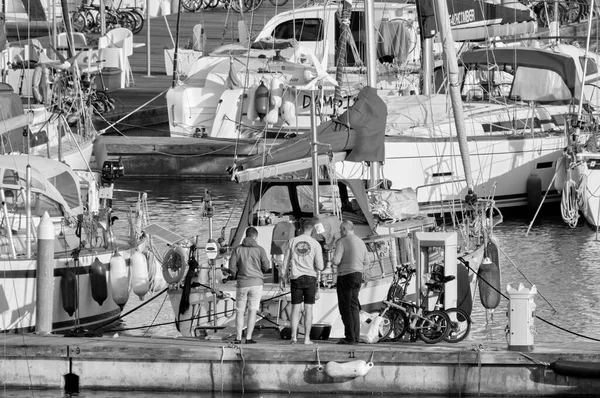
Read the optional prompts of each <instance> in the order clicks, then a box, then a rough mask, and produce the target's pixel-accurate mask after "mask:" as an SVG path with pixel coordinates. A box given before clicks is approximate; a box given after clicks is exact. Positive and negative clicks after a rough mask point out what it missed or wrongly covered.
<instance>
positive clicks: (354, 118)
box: [236, 86, 387, 170]
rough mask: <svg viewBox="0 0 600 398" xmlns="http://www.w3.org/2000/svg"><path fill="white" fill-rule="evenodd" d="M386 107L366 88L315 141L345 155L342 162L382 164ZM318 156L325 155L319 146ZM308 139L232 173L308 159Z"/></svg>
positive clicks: (290, 142)
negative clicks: (376, 162) (346, 153)
mask: <svg viewBox="0 0 600 398" xmlns="http://www.w3.org/2000/svg"><path fill="white" fill-rule="evenodd" d="M386 120H387V106H386V104H385V103H384V102H383V100H382V99H381V98H380V97H379V96H378V95H377V90H376V89H374V88H372V87H369V86H366V87H364V88H363V89H362V90H361V91H360V92H359V93H358V97H357V100H356V102H355V103H354V104H353V105H352V106H350V107H349V108H348V110H347V111H346V112H344V113H343V114H342V115H341V116H340V117H339V118H338V119H335V120H330V121H327V122H325V123H322V124H321V125H320V126H319V127H318V129H317V140H318V141H319V142H320V143H324V144H329V145H331V150H332V151H333V152H340V151H349V153H348V156H347V157H346V160H349V161H352V162H363V161H367V162H371V161H378V162H383V161H384V160H385V145H384V144H385V125H386ZM320 148H321V149H320V153H325V150H324V149H323V148H325V147H324V146H322V145H321V146H320ZM310 155H311V137H310V135H308V134H303V135H300V136H298V137H295V138H292V139H290V140H287V141H285V142H284V143H282V144H280V145H277V146H276V147H274V148H271V149H270V150H269V152H268V154H259V155H255V156H250V157H248V158H246V159H245V160H244V161H242V162H240V163H239V164H237V165H236V170H246V169H250V168H255V167H261V166H269V165H276V164H279V163H283V162H289V161H290V160H296V159H304V158H309V157H310Z"/></svg>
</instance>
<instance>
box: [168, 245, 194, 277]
mask: <svg viewBox="0 0 600 398" xmlns="http://www.w3.org/2000/svg"><path fill="white" fill-rule="evenodd" d="M187 259H188V254H187V250H185V249H184V248H183V247H181V246H175V247H173V248H171V249H169V251H168V252H167V254H165V257H164V259H163V263H162V274H163V277H164V278H165V281H166V282H167V283H168V284H173V283H178V282H179V281H181V279H182V278H183V277H184V276H185V274H186V273H187V269H188V265H187Z"/></svg>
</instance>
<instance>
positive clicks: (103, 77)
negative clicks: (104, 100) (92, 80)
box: [96, 67, 122, 91]
mask: <svg viewBox="0 0 600 398" xmlns="http://www.w3.org/2000/svg"><path fill="white" fill-rule="evenodd" d="M121 73H122V71H121V69H119V68H114V67H110V68H102V71H101V72H100V84H98V82H96V84H98V86H101V85H102V84H104V87H103V90H104V91H114V90H118V89H120V88H121Z"/></svg>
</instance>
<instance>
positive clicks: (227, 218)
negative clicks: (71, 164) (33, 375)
mask: <svg viewBox="0 0 600 398" xmlns="http://www.w3.org/2000/svg"><path fill="white" fill-rule="evenodd" d="M118 185H120V186H126V187H127V188H128V189H133V190H141V191H145V192H147V193H148V210H149V217H150V221H151V222H154V223H157V224H159V225H161V226H163V227H165V228H168V229H170V230H172V231H173V232H176V233H178V234H180V235H182V236H184V237H187V238H193V237H195V236H197V237H198V246H199V247H200V248H203V247H204V243H205V242H206V241H207V239H208V237H209V235H208V225H209V224H208V220H207V219H206V218H203V217H202V198H203V196H204V195H205V190H208V191H209V192H210V194H211V196H212V202H213V206H214V218H213V231H214V234H215V237H218V236H219V235H220V234H221V230H223V231H224V234H225V237H226V238H228V236H229V232H230V230H231V229H232V228H234V227H235V226H236V223H237V221H238V217H239V214H240V212H241V209H242V207H243V204H244V201H245V198H246V189H247V186H246V185H244V184H236V183H233V182H229V181H214V180H211V181H201V180H189V181H166V180H147V181H130V180H126V181H125V182H122V181H119V184H118ZM124 205H125V204H124V203H119V202H118V201H117V203H116V206H117V207H120V206H124ZM546 213H548V212H546ZM529 221H530V220H529V219H525V218H519V217H515V216H512V217H508V216H507V217H505V220H504V222H503V223H501V224H500V225H498V226H497V227H496V228H495V229H494V233H495V236H496V237H497V238H498V241H499V248H500V265H501V287H502V291H503V293H504V295H505V296H508V295H507V293H506V286H507V285H508V284H510V285H511V286H513V287H517V286H518V285H519V284H520V283H523V284H524V285H525V286H526V287H530V286H531V285H532V284H535V286H536V287H537V290H538V294H537V295H536V296H535V303H536V305H537V309H536V315H537V319H536V320H535V322H534V326H535V334H534V339H535V341H538V342H561V341H573V340H581V341H591V340H590V339H600V333H599V332H598V331H599V330H600V309H599V308H598V305H597V303H598V302H599V301H600V259H599V256H598V253H600V237H598V236H597V235H596V232H595V231H593V230H592V229H590V228H589V227H588V226H586V225H584V224H582V223H580V226H578V227H577V228H574V229H572V228H569V226H567V225H566V224H565V223H563V221H562V219H561V217H560V215H559V214H558V208H557V209H556V213H554V214H553V213H550V214H544V216H543V218H542V222H541V223H537V224H536V225H534V226H533V227H532V228H531V230H530V231H529V234H527V230H528V226H529ZM117 222H122V223H123V225H125V224H126V221H124V220H121V221H117ZM163 250H166V247H164V248H163ZM163 296H166V295H163ZM141 303H142V302H141V301H140V300H139V298H137V297H136V296H135V295H133V294H132V296H131V298H130V300H129V302H128V303H127V306H126V307H125V311H128V310H131V309H133V308H135V307H136V306H138V305H140V304H141ZM507 306H508V300H507V299H505V298H503V299H502V300H501V302H500V305H499V306H498V308H496V309H495V310H494V311H493V312H489V311H486V310H485V309H483V307H482V306H481V304H480V302H479V299H477V300H475V305H474V312H473V314H472V315H473V327H472V330H471V334H470V336H469V341H472V342H473V344H474V345H479V344H483V345H485V344H486V343H488V342H502V341H506V330H507V329H506V328H507V325H508V318H507ZM170 322H173V311H172V309H171V306H170V303H169V300H168V299H167V298H166V297H158V298H157V299H156V300H153V301H152V302H151V303H149V304H148V305H146V306H144V307H142V308H141V309H139V310H137V311H134V312H133V313H131V314H130V315H127V316H126V317H125V318H124V319H123V324H122V325H119V326H120V327H122V328H124V329H128V330H125V331H123V332H120V333H127V334H131V335H146V336H148V335H150V336H162V337H176V336H178V335H179V332H178V331H177V330H176V328H175V326H174V325H173V324H172V323H170ZM165 323H169V324H167V325H162V324H165ZM157 324H161V326H155V327H153V326H152V325H157ZM588 337H589V339H588Z"/></svg>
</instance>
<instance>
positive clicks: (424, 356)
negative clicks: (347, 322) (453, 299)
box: [0, 330, 600, 397]
mask: <svg viewBox="0 0 600 398" xmlns="http://www.w3.org/2000/svg"><path fill="white" fill-rule="evenodd" d="M278 334H279V333H278V331H277V330H275V331H257V332H256V333H255V335H254V337H255V338H257V339H258V344H253V345H246V344H242V345H233V344H232V340H231V338H230V339H228V340H200V339H189V338H177V339H168V338H142V337H128V336H118V335H112V334H111V335H109V336H105V337H93V338H92V337H62V336H57V335H52V336H48V337H44V336H39V335H34V334H27V335H7V334H4V335H2V358H1V359H0V374H2V375H3V383H2V385H3V387H4V388H31V389H38V388H45V389H57V390H60V389H64V388H65V387H72V386H66V384H65V380H66V379H65V375H67V374H69V373H70V374H71V375H76V376H77V377H78V386H79V388H80V390H81V391H82V392H84V391H85V390H88V389H103V390H108V389H110V390H146V391H190V392H191V391H195V392H202V391H214V392H218V391H224V392H236V393H241V392H246V393H248V392H263V393H266V392H276V393H281V394H287V393H289V392H290V391H293V392H297V393H301V392H304V393H321V394H323V393H346V394H395V395H413V396H414V395H436V396H437V395H440V396H449V395H457V396H490V395H491V396H501V395H502V396H504V395H507V396H520V397H521V396H551V395H561V396H597V393H598V391H599V388H600V378H597V377H598V376H595V377H589V378H585V377H577V376H573V375H571V376H566V375H561V374H557V373H556V372H555V371H554V370H552V366H551V365H550V364H552V363H553V362H555V361H557V360H558V359H561V360H570V361H574V362H572V363H574V364H581V366H582V368H583V367H584V366H585V367H590V365H592V366H593V367H595V368H596V372H595V373H596V374H597V373H598V371H597V369H598V365H600V346H599V345H598V344H590V343H581V342H579V343H577V342H573V343H563V342H561V343H557V344H549V343H544V344H536V345H535V347H534V349H533V350H532V351H531V352H527V353H525V354H526V355H527V356H528V357H529V358H528V357H525V356H524V355H522V354H521V353H519V352H516V351H510V350H508V349H507V346H506V345H505V344H500V343H493V344H491V343H487V342H477V341H472V340H465V341H463V342H461V343H458V344H448V343H443V344H435V345H427V344H425V343H422V342H415V343H408V342H407V343H379V344H359V345H355V346H345V345H338V344H335V343H336V341H329V340H328V341H316V342H315V344H313V345H309V346H306V345H303V344H296V345H290V344H289V341H288V340H281V339H279V338H278ZM352 361H364V362H366V363H367V364H368V363H369V362H372V364H373V366H372V368H371V369H370V370H369V371H368V373H367V374H366V375H364V376H358V377H330V373H328V370H329V369H331V367H332V366H335V364H333V363H332V364H329V363H330V362H335V363H337V364H344V365H343V367H346V368H352V366H353V365H355V366H359V367H360V366H365V364H363V363H362V362H359V363H357V362H354V363H351V362H352ZM328 364H329V367H328ZM549 365H550V366H549ZM71 379H72V378H71Z"/></svg>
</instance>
